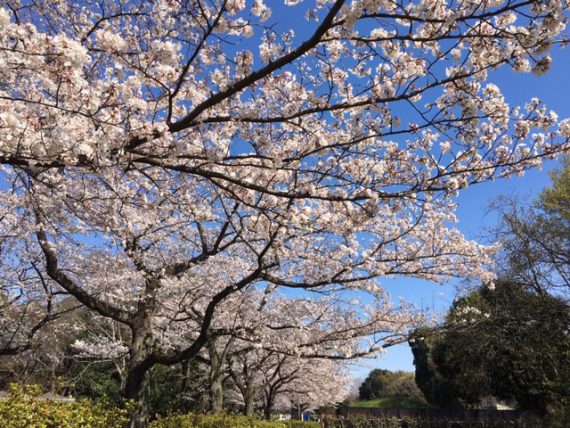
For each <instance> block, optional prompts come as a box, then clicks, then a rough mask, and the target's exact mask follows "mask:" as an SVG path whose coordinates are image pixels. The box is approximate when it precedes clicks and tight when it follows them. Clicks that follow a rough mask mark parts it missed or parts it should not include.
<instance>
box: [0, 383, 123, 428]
mask: <svg viewBox="0 0 570 428" xmlns="http://www.w3.org/2000/svg"><path fill="white" fill-rule="evenodd" d="M41 393H42V390H41V389H40V388H39V387H38V386H35V385H17V384H12V385H10V388H9V393H8V397H7V398H6V399H3V400H0V428H77V427H85V428H123V427H124V425H125V424H126V423H127V422H128V413H129V411H128V410H127V409H117V408H114V409H109V408H108V407H107V405H106V403H105V402H104V401H100V402H99V403H97V404H93V403H92V402H90V401H89V400H79V401H75V402H69V403H68V402H58V401H52V400H38V396H39V395H40V394H41Z"/></svg>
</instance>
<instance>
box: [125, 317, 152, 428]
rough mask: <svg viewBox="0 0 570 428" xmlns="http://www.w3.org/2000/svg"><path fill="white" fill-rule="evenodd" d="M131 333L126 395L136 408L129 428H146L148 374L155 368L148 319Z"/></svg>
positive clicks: (142, 321) (137, 325) (138, 324)
mask: <svg viewBox="0 0 570 428" xmlns="http://www.w3.org/2000/svg"><path fill="white" fill-rule="evenodd" d="M131 331H132V335H133V338H132V342H131V347H130V361H129V367H128V374H127V380H126V382H125V393H124V395H125V398H126V399H127V400H133V401H134V402H135V403H136V404H135V406H136V407H135V410H134V412H133V414H132V416H131V420H130V423H129V428H146V426H147V425H148V416H149V409H148V373H149V371H150V369H151V368H152V367H153V366H154V362H152V361H151V360H150V359H149V358H147V357H148V354H149V350H151V349H152V348H153V343H152V333H151V332H150V327H149V325H148V319H146V318H144V317H143V318H142V319H141V320H140V321H139V323H137V324H135V327H133V328H131Z"/></svg>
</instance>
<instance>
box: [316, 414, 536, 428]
mask: <svg viewBox="0 0 570 428" xmlns="http://www.w3.org/2000/svg"><path fill="white" fill-rule="evenodd" d="M325 427H326V428H544V425H543V424H542V422H534V421H522V420H521V421H512V422H507V421H505V422H503V421H497V422H464V421H451V420H449V421H435V420H433V421H432V420H421V419H415V418H401V419H400V418H366V417H359V418H350V419H344V418H327V422H326V424H325Z"/></svg>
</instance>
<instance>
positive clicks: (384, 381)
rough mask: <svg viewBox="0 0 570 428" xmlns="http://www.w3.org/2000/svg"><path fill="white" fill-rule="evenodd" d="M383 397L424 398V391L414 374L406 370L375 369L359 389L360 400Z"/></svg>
mask: <svg viewBox="0 0 570 428" xmlns="http://www.w3.org/2000/svg"><path fill="white" fill-rule="evenodd" d="M381 397H409V398H413V399H420V398H422V392H421V391H420V390H419V389H418V386H417V385H416V383H415V380H414V374H413V373H408V372H404V371H396V372H392V371H390V370H383V369H374V370H372V371H371V372H370V373H368V376H367V377H366V379H364V381H363V382H362V384H361V385H360V387H359V389H358V398H359V399H360V400H373V399H375V398H381Z"/></svg>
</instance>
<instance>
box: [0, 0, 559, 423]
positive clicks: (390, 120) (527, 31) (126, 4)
mask: <svg viewBox="0 0 570 428" xmlns="http://www.w3.org/2000/svg"><path fill="white" fill-rule="evenodd" d="M285 3H286V5H288V6H295V5H297V4H298V3H301V2H300V1H289V0H287V1H285ZM279 7H283V6H279ZM297 7H299V8H303V10H304V11H306V14H305V16H306V17H307V18H308V22H307V23H305V24H303V26H302V27H300V28H291V29H282V26H279V25H273V24H274V23H275V22H276V21H275V19H276V18H272V17H271V13H272V11H271V9H270V8H269V6H268V5H267V4H266V3H265V2H263V1H262V0H255V1H254V2H253V3H251V2H246V1H244V0H194V1H184V2H180V1H169V0H157V1H153V2H148V1H132V0H128V1H127V0H86V1H81V2H79V1H74V0H57V1H45V0H39V1H33V2H25V1H20V0H4V1H3V2H2V7H1V8H0V164H1V165H2V170H1V173H0V174H1V177H0V189H1V192H2V194H1V197H0V239H1V243H0V245H1V248H2V269H5V268H6V269H15V268H19V269H22V270H23V269H29V266H30V265H35V266H36V267H38V269H39V273H38V277H39V275H40V273H41V275H42V276H43V277H44V278H45V280H46V281H47V284H48V287H49V288H50V290H51V289H53V290H54V291H56V290H65V292H67V293H69V294H71V295H72V296H74V297H75V298H76V299H77V301H78V302H80V303H81V304H82V305H84V306H86V307H87V308H89V309H91V310H93V311H95V312H97V313H99V314H100V315H102V316H104V317H108V318H110V319H112V320H114V321H116V322H118V323H122V324H124V325H125V326H127V327H128V328H129V329H130V330H131V335H130V338H129V342H128V343H127V348H128V350H129V363H128V368H127V378H126V382H125V395H126V397H129V398H133V399H137V400H139V401H140V402H141V405H140V406H139V408H138V411H137V414H136V415H135V417H134V418H133V421H132V425H133V426H144V425H145V421H146V416H145V414H146V412H145V406H144V403H143V401H144V400H143V399H144V391H145V387H144V384H145V380H146V378H147V374H148V372H149V370H150V369H151V368H152V367H153V366H154V365H156V364H157V363H161V364H167V365H169V364H178V363H180V362H183V361H185V360H187V359H189V358H193V357H195V356H196V355H198V353H199V352H200V351H201V350H202V348H203V347H204V346H205V345H206V344H207V343H208V340H209V336H210V335H211V332H212V330H213V329H216V328H222V327H227V324H226V321H227V320H228V317H227V316H226V315H227V314H228V307H230V308H231V305H229V306H225V302H226V300H227V299H228V298H229V297H230V296H232V295H235V294H239V293H240V292H241V291H243V290H245V289H247V288H253V287H267V288H268V289H273V288H274V287H289V288H297V289H299V288H301V289H306V290H311V291H317V292H318V293H317V294H316V296H320V295H322V294H333V295H338V294H341V295H342V293H343V292H344V291H347V292H349V293H357V292H359V291H363V292H368V293H372V294H373V297H374V298H376V299H378V300H380V299H382V298H383V295H382V293H381V292H380V290H379V289H378V286H377V284H376V283H375V282H374V279H375V278H378V277H383V276H385V275H411V276H416V277H420V278H425V279H429V280H444V279H445V278H447V277H449V276H455V275H457V276H477V277H483V278H487V279H488V278H489V277H490V275H489V273H488V272H487V271H486V270H485V268H484V267H485V264H486V263H487V262H489V261H490V258H491V255H492V252H493V250H494V248H487V247H483V246H480V245H478V244H477V243H475V242H471V241H468V240H466V239H465V238H464V237H463V236H462V235H461V234H460V233H459V231H458V230H457V229H456V228H454V227H453V226H451V225H450V223H452V222H453V221H455V216H454V210H455V205H454V203H453V197H454V196H455V195H456V194H457V192H458V190H460V189H463V188H465V187H467V186H468V185H470V184H474V183H478V182H482V181H487V180H491V179H494V178H496V177H503V176H508V175H511V174H513V173H517V174H518V173H520V172H522V171H523V170H524V169H525V168H527V167H530V166H535V165H538V164H539V163H540V161H541V159H542V158H544V157H552V156H554V155H555V154H557V153H559V152H561V151H564V150H566V149H567V148H568V140H569V137H570V122H569V121H568V120H564V121H558V118H557V116H556V114H555V113H553V112H549V111H548V110H547V109H546V107H545V106H543V104H542V103H541V102H540V100H538V99H532V100H530V101H529V103H528V104H527V105H526V106H524V108H522V109H520V108H518V107H513V108H511V107H509V105H508V104H507V102H506V100H505V99H504V97H503V95H502V93H501V90H500V89H499V87H498V86H497V85H495V84H493V83H491V82H487V80H488V77H489V75H491V73H492V72H493V70H495V69H497V68H499V67H502V66H505V67H508V68H511V69H513V70H515V71H521V72H530V71H533V72H535V73H536V74H543V73H544V72H546V71H547V70H548V68H549V66H550V63H551V58H550V57H549V56H548V55H547V51H548V49H549V47H550V46H552V45H553V44H557V43H559V42H560V41H562V40H563V39H564V36H563V35H562V31H563V30H564V25H565V24H564V22H565V16H564V13H565V12H566V10H567V7H568V6H567V3H566V2H565V1H559V0H541V1H539V0H529V1H522V0H521V1H511V0H508V1H507V0H493V1H491V0H485V1H482V2H481V1H465V2H460V3H457V2H454V1H450V2H445V1H437V2H433V1H432V0H425V1H419V2H407V1H404V0H401V1H400V0H397V1H368V0H366V1H357V0H354V1H348V0H334V1H332V0H327V1H322V0H318V1H315V2H310V3H309V2H306V3H303V5H301V6H297ZM295 13H299V9H296V10H295ZM276 15H277V14H276ZM0 270H1V269H0ZM15 278H18V275H15ZM38 280H39V278H38ZM24 286H25V284H23V283H22V287H24ZM9 297H11V296H9ZM9 301H11V300H10V299H9ZM380 306H382V304H381V305H380ZM342 313H343V311H339V315H340V314H342ZM371 313H372V314H373V317H372V318H371V319H370V320H369V321H366V320H364V319H363V317H364V315H358V316H353V317H349V318H348V319H349V320H351V321H353V322H355V323H357V324H358V325H359V326H360V327H362V328H353V329H351V334H352V335H353V336H357V335H361V336H370V335H373V334H376V337H375V340H376V342H378V345H381V342H382V341H383V338H384V337H395V336H399V335H401V334H402V332H403V330H402V325H403V324H405V321H406V320H408V319H409V317H408V316H407V315H406V314H405V313H402V312H399V311H396V310H389V311H383V312H378V311H374V310H373V311H364V312H363V314H365V315H366V314H371ZM379 315H383V317H384V318H383V319H380V318H379ZM392 321H394V323H392ZM339 325H340V323H339ZM392 325H395V326H396V328H395V329H394V328H392V327H391V326H392ZM365 326H366V328H364V327H365ZM242 327H243V326H240V327H239V328H242ZM339 337H340V336H339ZM378 348H379V346H377V347H373V348H367V350H371V351H375V350H377V349H378ZM362 352H364V350H363V349H361V350H357V352H356V353H362ZM329 354H331V352H330V351H329ZM335 355H336V354H335V353H334V352H333V353H332V355H331V356H333V357H334V356H335ZM336 356H338V355H336Z"/></svg>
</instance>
